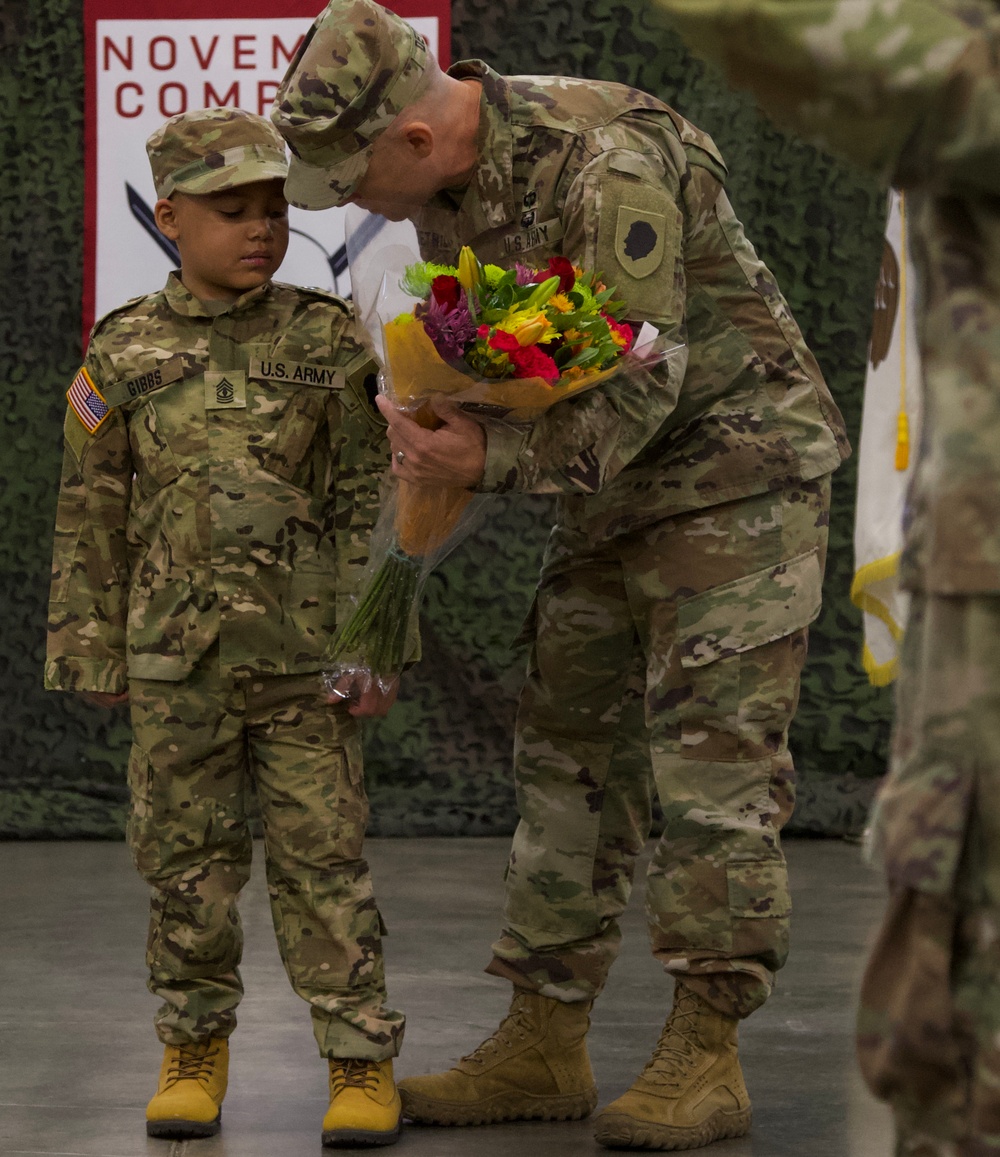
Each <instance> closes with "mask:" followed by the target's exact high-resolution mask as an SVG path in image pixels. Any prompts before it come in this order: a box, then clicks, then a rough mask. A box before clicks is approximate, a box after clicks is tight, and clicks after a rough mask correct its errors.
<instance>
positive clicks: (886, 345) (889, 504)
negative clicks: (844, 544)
mask: <svg viewBox="0 0 1000 1157" xmlns="http://www.w3.org/2000/svg"><path fill="white" fill-rule="evenodd" d="M914 294H915V287H914V286H913V284H912V271H911V268H910V259H909V253H908V250H907V240H906V203H905V199H904V197H903V194H901V193H896V192H892V193H891V194H890V204H889V219H888V223H887V225H886V237H885V243H884V247H883V254H882V265H881V268H880V270H879V277H878V285H877V288H876V294H875V316H874V319H873V323H872V335H871V341H870V343H869V349H868V375H867V378H866V380H865V394H864V407H863V410H862V417H861V440H860V446H859V449H858V491H857V508H856V520H855V527H854V581H853V583H852V584H851V600H852V601H853V602H854V604H855V605H856V606H858V607H859V608H860V609H861V611H862V613H863V616H864V647H863V652H862V662H863V664H864V668H865V671H866V673H867V675H868V678H869V680H870V681H871V682H872V683H873V684H874V685H875V686H876V687H884V686H886V685H887V684H889V683H891V682H892V681H893V679H894V678H895V677H896V666H897V661H898V652H899V643H900V640H901V639H902V637H903V628H904V626H905V624H906V615H907V611H908V607H909V599H908V596H907V594H906V592H905V591H903V590H901V589H900V587H899V581H898V570H899V555H900V550H901V547H902V523H903V506H904V503H905V500H906V490H907V486H908V484H909V480H910V472H911V470H912V464H913V457H914V455H913V449H914V447H915V445H916V440H917V437H918V432H919V423H920V390H919V381H920V357H919V353H918V351H917V335H916V330H915V327H914V320H913V302H914Z"/></svg>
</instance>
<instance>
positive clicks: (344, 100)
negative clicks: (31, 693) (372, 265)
mask: <svg viewBox="0 0 1000 1157" xmlns="http://www.w3.org/2000/svg"><path fill="white" fill-rule="evenodd" d="M427 65H428V50H427V44H426V42H425V41H424V39H423V37H422V36H420V34H419V33H417V32H416V31H415V30H414V29H413V28H412V27H411V26H410V25H409V24H407V23H406V21H405V20H402V19H401V18H400V17H399V16H396V15H395V13H392V12H387V11H386V9H385V8H383V7H382V5H381V4H376V3H374V0H330V3H329V4H328V5H327V6H326V8H325V9H324V10H323V11H322V12H321V13H320V14H319V16H318V17H317V18H316V20H315V22H314V23H313V26H312V28H310V30H309V32H308V33H307V34H306V37H305V40H304V41H303V42H302V45H301V47H300V48H299V50H298V52H297V53H296V54H295V57H294V59H293V60H292V62H291V64H290V65H289V67H288V72H287V73H286V74H285V79H284V80H283V81H282V82H281V87H280V88H279V89H278V93H277V95H276V96H275V98H274V106H273V108H272V109H271V119H272V120H273V121H274V123H275V124H276V125H277V126H278V129H279V130H280V132H281V135H282V136H283V137H284V138H285V140H286V141H287V142H288V146H289V148H290V149H291V150H292V157H291V161H290V165H289V170H288V180H287V181H286V182H285V196H286V197H287V198H288V200H289V201H290V202H291V203H292V204H293V205H298V206H299V207H300V208H302V209H329V208H330V207H331V206H333V205H342V204H343V203H344V202H345V201H346V200H347V199H348V198H349V197H350V196H351V194H352V193H353V192H354V190H355V189H356V188H357V186H358V184H359V182H360V181H361V178H362V177H363V176H364V175H365V171H366V170H367V168H368V162H369V160H370V159H371V151H372V147H373V145H374V143H375V141H376V139H377V138H378V137H379V135H380V134H381V133H382V132H384V130H385V129H386V128H387V127H388V126H389V125H390V124H391V123H392V122H393V121H394V120H395V119H396V117H397V116H398V115H399V113H400V112H402V110H403V109H404V108H406V107H407V105H411V104H413V103H414V101H416V100H418V99H419V97H420V96H421V95H422V94H423V93H424V91H425V90H426V88H427V85H428V83H429V75H428V69H427Z"/></svg>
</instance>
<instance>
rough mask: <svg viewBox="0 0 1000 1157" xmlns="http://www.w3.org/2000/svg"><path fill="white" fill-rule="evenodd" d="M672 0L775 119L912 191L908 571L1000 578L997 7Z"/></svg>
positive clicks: (963, 588) (695, 35)
mask: <svg viewBox="0 0 1000 1157" xmlns="http://www.w3.org/2000/svg"><path fill="white" fill-rule="evenodd" d="M660 3H662V4H663V5H664V6H665V7H666V8H668V9H669V10H670V11H671V13H672V14H673V15H674V17H675V18H676V21H677V24H678V26H679V28H680V30H681V32H682V33H683V34H684V36H685V38H687V39H689V41H690V42H691V44H692V46H693V47H694V48H695V50H696V51H699V52H701V53H702V54H703V55H708V56H712V57H715V58H716V59H718V60H719V61H720V62H722V63H723V65H724V67H725V69H726V71H727V73H728V75H729V77H730V79H731V80H732V81H733V82H734V83H736V84H738V85H741V86H743V87H746V88H749V89H751V90H752V91H753V93H754V94H755V96H756V97H757V99H758V101H759V102H760V104H761V105H762V106H763V107H764V110H765V111H766V112H768V113H770V114H772V115H773V116H774V117H775V119H776V120H778V121H779V122H781V123H783V124H785V125H787V126H789V127H791V128H793V129H795V130H796V131H798V132H800V133H801V134H803V135H804V136H806V137H807V138H809V139H811V140H813V141H815V142H817V143H819V144H821V145H824V146H826V147H828V148H830V149H831V150H832V151H834V152H837V153H839V154H840V155H842V156H844V157H847V158H849V159H851V160H854V161H855V162H857V163H858V164H860V165H862V166H864V167H865V168H867V169H869V170H870V171H872V172H874V173H876V174H878V175H880V176H881V177H883V178H885V179H886V180H891V181H892V182H893V183H894V184H896V185H897V186H899V187H902V188H905V189H906V190H907V192H908V196H907V206H908V217H909V223H910V227H909V233H910V241H911V246H912V250H913V259H914V263H915V265H916V270H917V276H918V280H919V284H920V298H919V317H918V326H919V342H920V353H921V359H922V371H923V374H922V376H923V394H924V396H923V429H922V435H921V445H920V448H919V451H918V455H917V461H916V463H915V466H914V475H913V482H912V485H911V491H910V495H909V501H908V509H907V514H906V519H907V527H906V544H905V549H904V554H903V561H902V568H901V569H902V579H903V582H904V583H905V585H907V586H908V587H910V588H911V589H913V590H924V591H926V592H928V593H931V594H977V593H981V594H982V593H995V592H998V591H1000V294H998V292H997V281H998V279H1000V212H998V204H1000V202H998V199H997V198H998V194H1000V85H998V79H1000V66H998V64H997V61H998V59H1000V12H998V10H997V6H996V5H995V4H989V3H987V4H983V3H975V2H972V3H966V2H959V0H954V2H950V3H941V2H937V0H899V3H896V4H892V5H887V4H883V3H880V2H878V0H851V3H846V2H845V0H800V2H799V3H796V4H788V3H787V2H785V0H752V2H750V3H748V2H747V0H660Z"/></svg>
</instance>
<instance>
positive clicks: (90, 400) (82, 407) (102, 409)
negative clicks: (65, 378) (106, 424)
mask: <svg viewBox="0 0 1000 1157" xmlns="http://www.w3.org/2000/svg"><path fill="white" fill-rule="evenodd" d="M66 400H67V401H68V402H69V404H70V407H71V409H72V410H73V413H74V414H76V416H77V417H78V418H79V419H80V421H81V422H82V423H83V424H84V426H85V427H86V430H87V433H88V434H93V432H94V431H95V430H96V429H97V427H98V426H99V425H100V424H101V423H102V422H103V421H104V419H105V418H106V417H107V416H108V414H110V413H111V407H110V406H109V405H108V403H107V402H106V401H105V400H104V399H103V398H102V397H101V394H100V391H99V390H98V388H97V387H96V386H95V385H94V383H93V382H92V381H91V380H90V374H88V373H87V371H86V369H84V368H81V369H80V372H79V373H78V374H77V375H76V377H75V378H74V379H73V384H72V385H71V386H70V388H69V389H68V390H67V391H66Z"/></svg>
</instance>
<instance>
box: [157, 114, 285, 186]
mask: <svg viewBox="0 0 1000 1157" xmlns="http://www.w3.org/2000/svg"><path fill="white" fill-rule="evenodd" d="M146 155H147V156H148V157H149V167H150V168H151V169H152V170H153V185H154V186H155V188H156V195H157V197H169V196H170V194H171V193H173V192H174V191H175V190H179V191H180V192H182V193H195V194H203V193H214V192H217V191H218V190H219V189H233V188H236V187H237V186H239V185H249V184H252V183H253V182H254V181H267V180H271V179H272V178H274V177H280V178H282V179H284V178H285V177H286V176H287V175H288V157H287V155H286V153H285V142H284V141H283V140H282V138H281V134H280V133H279V132H278V131H277V129H275V127H274V125H272V124H271V122H270V121H269V120H266V119H265V118H264V117H259V116H254V114H253V113H249V112H244V110H243V109H241V108H202V109H196V110H193V111H191V112H182V113H178V114H177V116H173V117H171V118H170V120H168V121H167V122H166V123H165V124H162V125H161V126H160V127H159V128H158V129H157V130H156V132H155V133H153V135H152V136H151V137H150V138H149V140H148V141H146Z"/></svg>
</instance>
